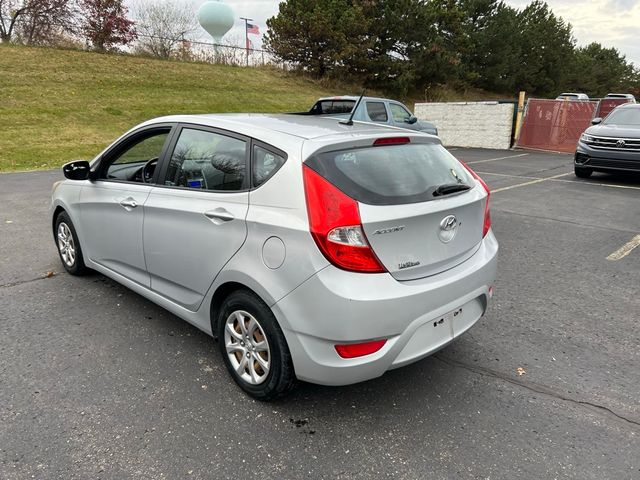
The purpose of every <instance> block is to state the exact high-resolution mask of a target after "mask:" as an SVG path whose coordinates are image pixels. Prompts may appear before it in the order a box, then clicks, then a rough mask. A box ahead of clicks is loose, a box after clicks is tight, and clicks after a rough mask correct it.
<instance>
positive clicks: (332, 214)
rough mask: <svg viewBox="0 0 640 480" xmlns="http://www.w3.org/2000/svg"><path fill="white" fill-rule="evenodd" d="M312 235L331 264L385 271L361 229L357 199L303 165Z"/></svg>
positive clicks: (347, 268)
mask: <svg viewBox="0 0 640 480" xmlns="http://www.w3.org/2000/svg"><path fill="white" fill-rule="evenodd" d="M302 169H303V177H304V193H305V198H306V201H307V212H308V214H309V228H310V231H311V236H312V237H313V239H314V240H315V241H316V244H317V245H318V248H319V249H320V251H321V252H322V253H323V254H324V256H325V257H327V260H329V261H330V262H331V263H332V264H334V265H335V266H336V267H339V268H342V269H344V270H350V271H352V272H363V273H381V272H385V271H386V270H385V268H384V267H383V266H382V264H381V263H380V261H379V260H378V258H377V257H376V255H375V253H373V250H372V249H371V246H369V242H368V241H367V237H366V236H365V234H364V231H363V230H362V222H361V220H360V212H359V210H358V202H356V201H355V200H354V199H353V198H351V197H349V196H347V195H345V194H344V193H342V191H340V190H339V189H338V188H336V187H335V186H334V185H333V184H331V183H330V182H328V181H327V180H325V179H324V178H323V177H322V176H321V175H319V174H318V173H316V172H315V171H314V170H312V169H311V168H309V167H308V166H306V165H303V167H302Z"/></svg>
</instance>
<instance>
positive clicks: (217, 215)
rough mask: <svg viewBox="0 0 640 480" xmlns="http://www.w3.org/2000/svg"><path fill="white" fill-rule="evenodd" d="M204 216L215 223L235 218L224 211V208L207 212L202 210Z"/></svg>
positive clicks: (218, 223)
mask: <svg viewBox="0 0 640 480" xmlns="http://www.w3.org/2000/svg"><path fill="white" fill-rule="evenodd" d="M204 216H205V217H207V218H208V219H210V220H212V221H213V223H215V224H216V225H220V224H221V223H223V222H229V221H231V220H233V219H234V218H236V217H234V216H233V214H232V213H230V212H228V211H226V210H225V209H224V208H216V209H215V210H209V211H208V212H204Z"/></svg>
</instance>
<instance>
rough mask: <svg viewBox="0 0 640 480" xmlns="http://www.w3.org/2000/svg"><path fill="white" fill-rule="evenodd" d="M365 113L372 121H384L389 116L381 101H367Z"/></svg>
mask: <svg viewBox="0 0 640 480" xmlns="http://www.w3.org/2000/svg"><path fill="white" fill-rule="evenodd" d="M367 113H368V114H369V118H370V119H371V121H372V122H386V121H387V120H388V118H389V117H388V116H387V109H386V108H385V107H384V103H382V102H367Z"/></svg>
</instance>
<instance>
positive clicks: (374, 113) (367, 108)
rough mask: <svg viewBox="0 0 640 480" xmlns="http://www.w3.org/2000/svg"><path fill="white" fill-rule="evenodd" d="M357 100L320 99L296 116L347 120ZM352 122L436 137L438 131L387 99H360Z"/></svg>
mask: <svg viewBox="0 0 640 480" xmlns="http://www.w3.org/2000/svg"><path fill="white" fill-rule="evenodd" d="M358 98H360V97H356V96H349V95H344V96H340V97H326V98H320V99H318V101H317V102H316V103H315V104H314V105H313V107H311V110H309V111H308V112H301V113H298V115H325V116H332V117H338V118H349V115H351V111H352V110H353V108H354V106H355V105H356V103H357V102H358ZM353 120H359V121H361V122H373V123H383V124H385V125H392V126H394V127H400V128H407V129H409V130H417V131H419V132H425V133H429V134H431V135H438V129H437V128H436V126H435V125H434V124H433V123H430V122H426V121H424V120H418V119H417V118H416V117H414V116H413V114H412V113H411V111H409V109H408V108H407V107H406V106H404V105H403V104H402V103H400V102H397V101H395V100H389V99H388V98H376V97H362V100H361V101H360V103H359V105H358V109H357V110H356V111H355V112H354V114H353Z"/></svg>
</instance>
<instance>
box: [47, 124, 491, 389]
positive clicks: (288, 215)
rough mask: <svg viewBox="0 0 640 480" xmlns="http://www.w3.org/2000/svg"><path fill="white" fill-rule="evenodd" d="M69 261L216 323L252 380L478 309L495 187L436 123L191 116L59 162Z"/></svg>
mask: <svg viewBox="0 0 640 480" xmlns="http://www.w3.org/2000/svg"><path fill="white" fill-rule="evenodd" d="M63 171H64V174H65V177H66V178H67V180H64V181H62V182H58V183H56V184H55V185H54V187H53V196H52V205H51V219H52V227H53V232H54V238H55V240H56V245H57V247H58V250H59V253H60V258H61V260H62V263H63V265H64V267H65V269H66V270H67V271H68V272H69V273H71V274H82V273H85V272H86V271H87V270H89V269H92V270H96V271H98V272H100V273H102V274H104V275H106V276H108V277H110V278H112V279H114V280H116V281H118V282H120V283H121V284H123V285H125V286H127V287H129V288H131V289H132V290H134V291H135V292H137V293H139V294H140V295H142V296H144V297H146V298H148V299H149V300H151V301H153V302H155V303H157V304H158V305H160V306H162V307H164V308H166V309H167V310H169V311H171V312H172V313H174V314H175V315H177V316H179V317H181V318H183V319H184V320H186V321H188V322H190V323H192V324H193V325H195V326H196V327H198V328H199V329H201V330H203V331H205V332H206V333H208V334H210V335H212V336H214V337H216V338H217V339H218V343H219V346H220V351H221V354H222V358H223V360H224V363H225V364H226V366H227V368H228V370H229V372H230V374H231V376H232V377H233V378H234V380H235V381H236V382H237V383H238V384H239V385H240V387H242V389H244V390H245V391H246V392H248V393H249V394H250V395H252V396H254V397H256V398H258V399H261V400H269V399H273V398H276V397H278V396H280V395H282V394H283V393H286V392H287V391H289V390H290V389H291V388H292V387H293V385H294V383H295V380H296V379H301V380H306V381H310V382H314V383H319V384H324V385H345V384H350V383H355V382H360V381H363V380H368V379H372V378H375V377H378V376H380V375H382V374H383V373H384V372H386V371H387V370H390V369H393V368H397V367H400V366H403V365H406V364H408V363H411V362H414V361H416V360H418V359H421V358H423V357H425V356H427V355H429V354H431V353H433V352H435V351H436V350H438V349H440V348H442V347H444V346H445V345H447V344H448V343H450V342H451V341H452V340H453V339H454V338H456V337H458V336H459V335H461V334H462V333H464V332H465V331H466V330H468V329H469V328H470V327H471V326H472V325H473V324H474V323H475V322H476V321H478V319H479V318H480V317H481V316H482V315H483V314H484V312H485V311H486V309H487V305H488V302H489V300H490V298H491V296H492V291H493V287H492V285H493V282H494V278H495V275H496V264H497V252H498V244H497V242H496V239H495V237H494V235H493V233H492V231H491V220H490V215H489V189H488V187H487V186H486V184H485V183H484V182H483V181H482V180H481V179H480V178H478V177H477V175H475V173H474V172H473V171H471V170H470V169H469V168H467V167H466V166H465V165H464V164H462V163H461V162H459V161H458V160H456V159H455V158H454V157H453V156H452V155H451V154H450V153H448V152H447V151H446V150H445V149H444V148H443V147H442V145H441V143H440V140H438V138H436V137H434V136H431V135H428V134H424V133H419V132H410V131H407V130H402V129H398V128H394V127H387V126H378V125H373V124H369V123H359V122H354V123H353V124H351V125H349V124H345V123H344V122H343V123H340V122H339V121H337V120H336V119H331V118H313V117H301V116H296V115H254V114H237V115H235V114H229V115H190V116H171V117H163V118H158V119H154V120H151V121H148V122H145V123H143V124H141V125H138V126H137V127H135V128H133V129H132V130H130V131H129V132H127V133H126V134H124V135H123V136H122V137H120V138H119V139H118V140H116V141H115V142H114V143H113V144H112V145H111V146H109V147H108V148H107V149H105V150H104V151H103V152H102V153H100V154H99V155H98V156H97V157H96V158H95V159H94V160H93V161H92V162H90V163H89V162H86V161H76V162H71V163H68V164H66V165H65V166H64V167H63Z"/></svg>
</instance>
